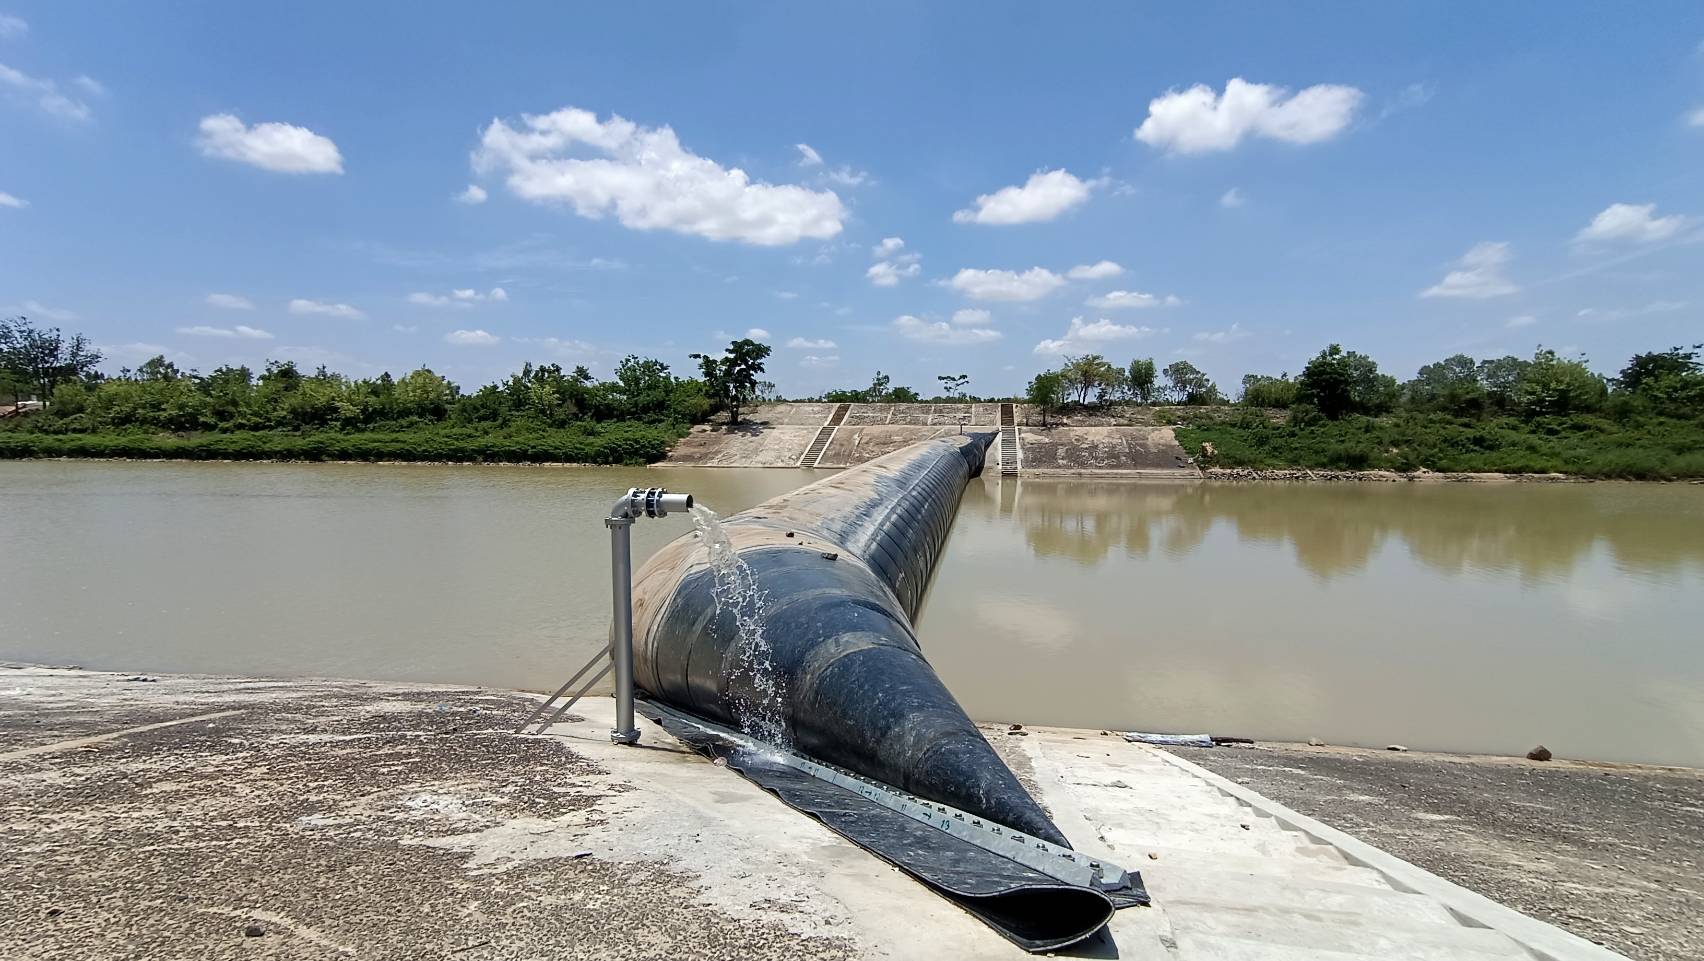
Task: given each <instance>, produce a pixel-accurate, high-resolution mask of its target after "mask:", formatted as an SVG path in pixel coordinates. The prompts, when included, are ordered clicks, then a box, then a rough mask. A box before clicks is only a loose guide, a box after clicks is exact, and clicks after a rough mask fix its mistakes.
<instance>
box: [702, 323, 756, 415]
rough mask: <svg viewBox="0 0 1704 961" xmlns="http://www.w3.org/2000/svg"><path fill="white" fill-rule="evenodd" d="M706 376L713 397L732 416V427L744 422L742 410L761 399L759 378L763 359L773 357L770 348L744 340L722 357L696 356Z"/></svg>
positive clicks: (705, 379)
mask: <svg viewBox="0 0 1704 961" xmlns="http://www.w3.org/2000/svg"><path fill="white" fill-rule="evenodd" d="M691 356H692V359H693V360H696V361H698V368H699V370H700V371H701V372H702V373H703V375H704V387H705V390H706V391H707V392H708V393H709V395H710V397H711V398H712V399H713V400H714V401H715V402H716V403H717V404H719V405H721V407H722V408H723V409H725V410H726V411H727V412H728V425H729V426H733V425H735V424H738V423H739V422H740V408H741V407H744V406H747V405H749V404H750V403H751V401H752V399H753V398H754V397H755V396H756V395H757V375H758V374H761V373H763V359H764V358H765V357H768V356H769V345H768V344H760V343H758V342H757V341H755V340H752V339H751V338H749V337H743V338H741V339H739V340H736V341H734V342H733V343H731V344H729V345H728V349H727V350H725V351H723V352H722V356H720V357H714V356H711V355H710V354H693V355H691Z"/></svg>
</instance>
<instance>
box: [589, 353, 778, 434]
mask: <svg viewBox="0 0 1704 961" xmlns="http://www.w3.org/2000/svg"><path fill="white" fill-rule="evenodd" d="M674 382H675V379H674V375H673V374H671V373H669V365H667V364H665V363H663V362H662V361H660V360H654V359H652V358H649V357H637V356H634V355H632V354H629V355H627V356H626V357H624V358H622V361H621V363H619V364H617V365H616V367H615V383H616V385H617V390H616V393H617V394H618V395H619V407H620V410H619V414H620V416H622V417H628V418H637V419H649V418H656V417H661V416H663V415H665V414H666V413H667V411H668V408H669V400H670V399H671V397H673V395H674ZM756 392H757V391H756V385H755V384H754V385H753V390H752V393H753V395H754V396H755V394H756Z"/></svg>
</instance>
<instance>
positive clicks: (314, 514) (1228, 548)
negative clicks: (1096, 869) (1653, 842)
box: [0, 462, 1704, 766]
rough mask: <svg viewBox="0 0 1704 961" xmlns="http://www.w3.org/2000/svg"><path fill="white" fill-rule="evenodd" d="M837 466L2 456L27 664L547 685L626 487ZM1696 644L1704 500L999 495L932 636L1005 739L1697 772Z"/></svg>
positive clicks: (980, 515) (1621, 491) (640, 537)
mask: <svg viewBox="0 0 1704 961" xmlns="http://www.w3.org/2000/svg"><path fill="white" fill-rule="evenodd" d="M821 476H822V474H821V473H817V474H811V473H809V472H796V471H790V470H758V469H754V470H729V469H693V468H649V469H646V468H501V467H428V466H402V465H394V466H393V465H379V466H366V465H281V464H280V465H273V464H168V463H153V464H150V463H94V462H89V463H79V462H45V463H31V462H25V463H18V462H11V463H0V660H18V661H36V662H47V663H57V664H67V663H76V664H81V665H83V666H85V667H91V668H113V669H121V670H136V671H182V672H206V673H255V674H303V675H333V676H348V677H367V678H382V679H402V680H422V681H444V682H452V683H478V684H487V685H496V686H507V687H524V688H532V689H541V688H542V689H549V688H552V687H554V686H555V684H556V683H557V682H558V681H559V680H560V679H562V678H563V677H565V676H566V674H567V673H571V672H572V670H573V669H574V668H577V667H578V666H579V664H580V663H581V662H582V661H583V660H584V659H585V658H587V657H589V656H590V655H591V653H592V652H593V651H595V650H596V648H597V647H598V646H599V645H600V644H601V643H602V640H603V638H604V636H605V632H606V630H607V625H608V617H609V614H608V610H609V606H608V605H609V597H608V591H609V587H608V584H609V574H608V537H607V533H606V531H605V530H604V528H603V527H602V525H601V523H600V518H601V517H602V516H603V514H604V513H605V512H606V511H607V509H608V507H609V504H610V502H611V501H612V500H613V499H614V497H615V495H616V494H618V493H620V492H621V491H623V490H625V489H626V488H627V487H629V486H635V485H638V486H653V485H654V486H666V487H669V488H671V489H677V490H686V491H691V492H692V493H694V494H695V495H697V496H698V498H699V500H700V501H701V502H703V503H705V504H707V505H709V506H711V507H713V508H715V509H716V510H718V511H719V512H721V513H723V514H727V513H731V512H733V511H735V510H740V509H743V508H745V507H749V506H752V505H753V504H756V503H758V502H760V501H762V500H764V499H766V498H768V497H771V496H774V495H775V494H778V493H781V492H783V491H785V490H789V489H791V488H793V487H795V486H798V485H800V484H803V483H806V482H808V481H809V480H811V479H813V478H815V477H821ZM689 529H690V524H689V523H688V521H687V520H686V519H685V518H684V517H682V518H668V519H665V520H662V521H642V522H640V523H639V524H638V525H637V526H636V527H635V528H634V554H635V557H636V558H643V557H645V556H647V555H649V553H650V552H651V551H653V550H655V549H656V548H657V547H659V546H660V545H662V544H663V543H664V542H666V541H667V540H669V539H670V538H672V537H675V536H678V535H679V534H682V533H685V532H686V531H687V530H689ZM1701 623H1704V487H1698V486H1690V485H1634V484H1579V485H1575V484H1566V485H1549V484H1442V483H1440V484H1362V485H1357V484H1322V485H1299V484H1250V485H1233V484H1202V483H1175V484H1174V483H1157V482H1140V481H1109V480H1087V479H1080V480H1079V479H1025V480H1010V479H1007V480H1000V479H997V478H993V477H988V478H985V479H983V480H980V481H976V482H973V483H972V485H971V487H970V489H969V491H968V492H967V493H966V495H965V499H964V502H963V504H962V506H961V507H960V510H959V514H958V519H957V521H956V522H955V525H954V528H953V532H952V535H951V538H950V539H949V541H948V544H947V549H946V553H945V556H944V558H943V559H942V562H941V564H940V566H939V568H938V569H937V571H936V574H935V578H934V582H933V584H932V586H931V588H930V593H929V596H928V600H927V602H926V604H925V608H924V610H923V612H922V614H921V616H920V617H919V619H918V632H919V635H920V638H921V640H922V642H923V645H924V650H925V652H926V653H927V654H928V656H929V658H930V660H931V661H932V662H933V663H934V664H935V665H936V667H937V669H938V670H939V671H940V673H941V674H942V676H943V677H944V678H945V680H946V682H947V684H948V685H949V686H950V687H951V688H952V690H953V691H954V693H955V694H957V696H958V697H959V699H960V700H961V701H962V702H963V703H964V705H965V707H966V708H967V709H968V710H969V711H970V712H971V714H972V715H973V716H975V717H977V718H979V719H985V720H1022V721H1025V722H1027V723H1033V724H1055V725H1070V726H1079V727H1091V728H1102V727H1105V728H1123V729H1131V728H1135V729H1143V730H1162V731H1190V732H1201V731H1205V732H1209V733H1214V734H1235V735H1244V736H1251V737H1256V738H1262V739H1283V740H1302V739H1306V738H1308V737H1320V738H1324V739H1326V740H1328V741H1331V742H1334V743H1341V744H1370V745H1377V746H1382V745H1384V744H1388V743H1401V744H1405V745H1407V746H1409V747H1411V748H1415V749H1435V750H1451V751H1472V752H1485V753H1499V754H1510V753H1516V754H1518V753H1522V752H1524V751H1525V750H1526V749H1527V748H1529V747H1531V746H1533V745H1534V744H1536V743H1539V742H1543V743H1544V744H1546V745H1547V746H1548V747H1550V748H1551V749H1552V750H1553V751H1555V752H1556V753H1557V755H1558V756H1562V757H1574V758H1590V759H1600V760H1626V761H1651V762H1659V763H1671V764H1685V765H1691V766H1704V642H1701V641H1700V637H1704V629H1701V626H1700V625H1701Z"/></svg>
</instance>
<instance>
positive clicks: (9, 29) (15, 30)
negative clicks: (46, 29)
mask: <svg viewBox="0 0 1704 961" xmlns="http://www.w3.org/2000/svg"><path fill="white" fill-rule="evenodd" d="M29 32H30V25H29V23H28V22H26V21H25V20H24V18H23V17H14V16H12V15H11V14H9V13H0V37H3V38H5V39H7V40H12V39H16V38H17V37H21V36H23V35H24V34H26V33H29Z"/></svg>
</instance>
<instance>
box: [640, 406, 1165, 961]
mask: <svg viewBox="0 0 1704 961" xmlns="http://www.w3.org/2000/svg"><path fill="white" fill-rule="evenodd" d="M991 436H992V435H987V434H983V435H971V436H964V437H945V438H939V439H936V440H931V441H926V442H923V443H919V444H914V445H912V446H910V447H907V448H904V449H902V450H898V451H895V452H893V453H891V454H887V455H885V456H882V457H879V458H877V459H875V460H873V461H870V462H868V463H866V464H863V465H861V466H859V467H856V468H852V469H850V470H847V471H845V472H843V473H840V474H837V475H835V476H833V477H830V478H827V479H825V480H822V481H819V482H817V483H815V484H811V485H810V486H808V487H804V488H801V489H800V490H797V491H794V492H793V493H790V494H785V495H782V496H780V497H777V498H774V499H773V500H770V501H767V502H766V503H764V504H761V505H759V506H757V507H754V508H752V509H751V510H748V511H743V512H741V513H739V514H735V515H734V516H732V517H730V518H727V519H726V520H725V521H724V522H723V524H722V531H723V532H724V533H725V535H726V537H727V545H728V548H729V549H731V550H732V551H733V552H734V554H736V555H737V556H738V558H739V560H740V561H742V562H743V564H744V573H743V574H742V575H741V576H742V577H744V578H745V580H744V581H743V583H742V586H743V588H744V591H743V593H744V594H745V600H744V601H741V602H739V603H730V602H729V600H728V599H727V598H725V597H724V598H722V599H721V601H720V603H719V602H718V594H717V590H718V585H717V579H718V578H717V571H716V570H715V569H713V568H712V567H711V565H710V558H709V551H708V550H707V548H706V545H705V542H704V540H703V539H701V537H700V536H699V535H696V534H693V535H687V536H686V537H683V538H680V539H679V540H676V541H674V542H672V543H670V544H669V545H667V546H665V547H664V548H663V549H662V550H661V551H659V552H657V554H655V555H654V556H652V558H651V559H650V560H649V561H648V562H646V564H645V565H644V567H642V568H641V569H640V570H639V572H638V573H637V575H636V576H635V578H634V585H633V615H634V625H633V637H634V676H635V683H636V684H637V686H638V687H639V689H640V690H641V691H642V692H643V693H644V695H645V696H646V697H647V698H648V699H649V700H651V701H652V702H654V703H655V704H657V705H661V706H662V707H661V708H660V709H659V708H656V707H653V709H652V710H651V711H650V712H649V713H651V715H652V716H653V718H654V719H657V720H659V721H662V722H664V724H665V726H666V727H668V726H669V723H670V721H671V720H672V721H673V723H674V725H675V726H672V727H669V730H670V731H671V733H675V734H676V735H677V736H682V737H683V739H685V740H688V741H689V743H693V744H694V745H695V746H697V747H699V748H700V749H701V750H704V751H705V752H706V753H713V754H716V755H717V756H720V757H723V758H725V759H727V760H728V763H729V764H730V766H733V767H734V768H735V769H737V770H739V771H741V772H742V773H744V774H745V775H746V776H748V777H751V778H752V779H753V780H755V781H757V782H758V783H760V784H763V785H764V786H765V787H767V788H769V789H770V790H771V791H774V792H775V793H776V794H777V795H778V796H780V797H781V798H782V799H783V800H785V801H787V803H789V804H792V805H793V806H795V807H798V808H799V809H801V810H804V811H807V812H808V813H811V814H813V815H814V816H816V817H818V818H820V819H822V820H823V821H824V823H826V824H828V825H829V826H830V827H832V828H834V829H835V830H836V831H839V832H841V833H842V834H845V835H846V836H848V837H851V838H852V839H853V840H855V841H857V842H858V843H860V844H863V845H864V846H865V847H866V848H868V849H870V850H872V851H873V852H875V853H877V854H878V855H880V856H882V857H884V858H886V859H888V860H890V861H892V862H893V863H895V864H897V865H898V866H900V867H901V868H904V869H905V870H907V871H908V872H910V873H912V874H913V875H914V876H916V877H919V878H920V879H922V880H923V881H925V882H926V883H928V884H930V885H931V886H933V887H935V888H936V889H937V890H939V891H941V892H942V893H943V894H945V895H947V896H948V897H951V898H953V899H954V900H956V901H958V902H959V903H960V904H961V905H963V906H964V907H966V908H967V909H968V910H970V911H972V912H973V913H975V914H977V915H978V916H979V917H981V918H982V919H983V920H984V921H987V922H988V923H989V924H991V925H993V926H994V927H995V928H996V929H997V930H1000V931H1001V933H1002V934H1005V935H1006V936H1007V937H1008V938H1011V939H1012V940H1013V941H1016V942H1018V943H1019V944H1021V945H1023V946H1024V947H1026V948H1028V949H1030V950H1048V949H1051V948H1055V947H1058V946H1061V945H1064V944H1069V943H1072V942H1074V941H1076V940H1079V939H1081V938H1083V937H1086V936H1088V935H1089V934H1091V933H1093V932H1094V931H1096V930H1098V929H1099V928H1100V927H1101V926H1102V925H1104V924H1105V921H1106V919H1107V918H1108V917H1110V916H1111V914H1112V910H1113V908H1114V906H1115V905H1117V906H1124V905H1127V904H1136V903H1145V902H1146V895H1145V894H1144V893H1142V891H1141V888H1140V882H1139V880H1135V881H1133V880H1132V879H1131V878H1130V877H1129V876H1127V875H1125V874H1124V872H1122V871H1120V870H1117V869H1116V868H1115V867H1112V866H1105V867H1109V868H1110V870H1111V877H1110V879H1109V880H1108V881H1107V882H1106V883H1102V882H1101V871H1102V868H1103V865H1100V864H1098V863H1097V864H1091V863H1090V862H1089V861H1088V859H1084V858H1080V856H1075V855H1073V854H1072V852H1071V851H1070V850H1069V848H1070V844H1069V842H1068V841H1067V840H1066V839H1065V837H1064V835H1063V834H1062V833H1061V832H1060V831H1059V829H1058V828H1057V827H1055V826H1054V824H1053V822H1052V821H1051V820H1050V819H1049V818H1048V816H1047V815H1046V813H1044V812H1043V811H1042V809H1041V807H1040V806H1039V805H1038V804H1036V802H1035V801H1034V799H1032V798H1031V797H1030V795H1029V794H1028V792H1026V791H1025V790H1024V788H1023V786H1022V785H1021V784H1019V782H1018V779H1017V778H1016V777H1015V776H1014V775H1013V774H1012V772H1011V771H1010V770H1009V769H1008V768H1007V767H1006V765H1005V764H1004V763H1002V762H1001V760H1000V759H999V757H998V756H997V755H996V754H995V753H994V750H993V748H992V747H990V746H989V744H988V742H987V740H986V739H985V738H983V736H982V734H981V733H980V732H979V731H978V730H977V729H976V726H975V725H974V724H973V723H972V722H971V720H970V718H969V717H967V716H966V715H965V713H964V710H963V708H961V707H960V706H959V704H958V702H957V701H956V700H955V699H954V698H953V696H952V694H951V693H950V692H949V691H948V690H947V688H946V685H944V684H943V683H942V682H941V680H940V678H938V677H937V676H936V675H935V672H934V669H933V668H931V667H930V666H929V662H928V661H927V660H926V659H925V658H924V656H923V651H922V648H921V647H920V645H919V644H918V641H917V637H916V634H915V633H914V631H913V630H912V627H911V618H912V616H913V615H914V614H915V613H916V611H917V608H918V606H919V604H920V603H921V602H922V599H923V594H924V591H925V589H926V588H927V586H928V583H929V576H930V574H931V572H932V571H933V570H934V566H935V561H936V559H937V558H938V557H939V556H940V552H941V548H942V545H943V543H944V542H945V540H946V537H947V531H948V529H949V528H950V527H951V525H952V520H953V515H954V514H955V513H956V511H957V509H958V503H959V499H960V496H961V495H962V494H963V491H964V487H965V484H966V483H967V482H968V481H969V480H970V479H971V478H972V477H975V476H976V475H977V474H978V473H980V471H981V469H982V464H983V458H984V455H985V453H986V451H987V448H988V444H989V441H990V440H991ZM725 576H726V571H725V569H724V577H725ZM724 587H725V585H724ZM759 596H761V597H762V598H763V601H762V603H761V604H758V603H755V602H754V601H752V599H754V598H756V597H759ZM748 602H749V603H748ZM755 636H761V637H762V638H763V639H764V643H763V645H762V647H763V648H764V649H763V650H762V651H761V652H760V655H761V660H762V662H763V663H762V664H761V666H760V669H754V666H753V663H752V661H753V651H752V649H751V644H750V642H751V639H752V638H753V637H755ZM759 708H760V709H761V710H762V712H763V715H764V721H765V726H766V728H768V729H767V730H764V731H762V732H761V733H762V734H763V735H764V736H765V737H766V738H767V739H768V740H771V741H777V742H781V743H784V744H785V745H786V746H788V747H790V748H792V749H793V750H794V751H796V752H798V753H799V754H801V755H804V756H806V757H808V758H810V759H815V760H819V761H825V762H827V763H828V764H830V765H834V766H837V767H839V768H842V769H845V770H846V771H848V772H852V773H853V774H856V775H861V776H863V777H865V778H869V779H872V780H874V781H876V782H880V785H882V786H891V787H893V788H897V789H899V790H900V791H902V792H906V793H908V794H910V795H914V796H915V797H917V798H921V799H926V800H927V801H932V802H936V803H938V804H941V805H950V806H951V808H953V809H956V812H957V813H952V814H947V815H943V816H945V817H947V818H954V817H959V816H960V815H961V814H962V815H963V816H964V818H965V821H966V822H967V823H968V822H970V821H974V823H975V825H976V826H977V827H981V826H982V825H983V820H982V819H986V820H987V821H989V822H992V825H990V826H989V827H988V828H984V830H991V831H993V832H994V834H995V835H996V838H995V840H994V841H993V842H991V844H989V845H983V846H982V847H978V846H977V844H978V843H979V842H976V841H974V840H967V839H966V838H965V837H953V836H950V835H949V834H942V833H937V832H936V830H935V828H934V827H931V826H928V825H927V822H928V821H929V820H930V817H931V816H928V815H925V816H923V817H922V818H921V820H923V821H924V822H925V824H924V825H919V824H918V823H917V822H918V820H919V818H918V817H917V815H916V814H915V812H914V813H913V814H912V815H911V816H910V817H906V816H899V815H894V814H893V813H892V810H891V809H886V810H877V809H876V808H875V807H872V806H870V805H868V804H866V803H864V802H866V801H868V800H869V799H870V798H871V797H874V796H875V795H874V794H866V796H865V797H863V798H859V797H857V796H856V795H857V794H858V789H857V788H856V787H855V786H854V787H853V788H852V789H851V791H850V793H848V792H847V790H846V789H845V788H846V785H845V784H844V783H842V784H841V785H840V786H839V787H834V786H824V785H823V784H822V783H818V782H817V781H816V780H814V779H813V778H811V777H807V776H802V775H801V774H800V773H799V771H798V769H797V766H796V765H795V766H794V767H793V768H787V767H785V766H780V765H775V764H771V763H768V762H766V761H765V760H764V759H763V757H762V754H763V752H762V751H761V750H753V749H752V746H751V742H750V741H744V742H740V741H739V740H738V739H737V738H736V739H730V738H728V737H722V738H720V739H719V740H718V738H717V737H716V735H715V734H714V732H709V731H707V730H706V729H703V728H697V727H694V726H693V723H692V720H691V719H692V718H697V719H704V720H708V721H710V722H714V723H716V724H719V725H724V726H726V727H728V728H737V727H740V726H741V723H742V721H746V722H747V724H746V726H747V729H748V731H749V730H750V729H751V725H750V723H749V722H750V720H751V717H752V714H753V711H754V709H759ZM675 712H684V715H685V716H684V717H683V715H682V714H678V713H675ZM742 743H743V745H744V746H740V745H741V744H742ZM878 793H879V792H878ZM860 805H862V806H860ZM942 810H943V811H944V810H945V809H944V808H943V809H942ZM1002 832H1003V833H1002ZM1025 835H1028V837H1029V838H1031V839H1032V840H1031V841H1025V838H1024V836H1025ZM1034 839H1039V841H1042V842H1047V844H1041V843H1038V842H1037V841H1035V840H1034ZM1014 841H1015V842H1016V849H1015V850H1014V849H1010V848H1002V847H1001V846H1002V845H1007V844H1010V843H1011V842H1014ZM1049 845H1052V846H1055V847H1049ZM1026 846H1027V848H1028V851H1027V857H1026V852H1025V851H1024V850H1023V849H1024V848H1025V847H1026ZM990 847H991V848H994V849H997V850H994V851H992V853H991V851H990V849H989V848H990ZM1037 849H1041V850H1043V851H1045V852H1048V853H1045V854H1044V855H1043V856H1042V858H1041V859H1039V860H1038V859H1037V858H1036V857H1035V852H1036V850H1037ZM1014 857H1016V863H1015V862H1014V860H1013V858H1014ZM1073 857H1075V858H1077V859H1078V861H1079V862H1080V863H1079V867H1082V868H1085V869H1089V870H1091V871H1092V877H1093V878H1094V880H1093V881H1092V882H1088V883H1059V880H1060V878H1061V877H1062V875H1061V873H1060V872H1059V871H1057V870H1055V869H1054V865H1056V864H1060V863H1061V861H1062V859H1071V858H1073Z"/></svg>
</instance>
